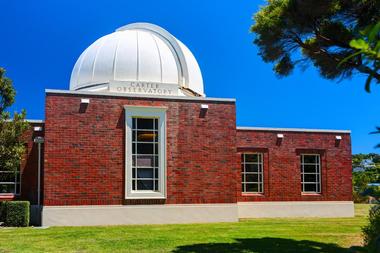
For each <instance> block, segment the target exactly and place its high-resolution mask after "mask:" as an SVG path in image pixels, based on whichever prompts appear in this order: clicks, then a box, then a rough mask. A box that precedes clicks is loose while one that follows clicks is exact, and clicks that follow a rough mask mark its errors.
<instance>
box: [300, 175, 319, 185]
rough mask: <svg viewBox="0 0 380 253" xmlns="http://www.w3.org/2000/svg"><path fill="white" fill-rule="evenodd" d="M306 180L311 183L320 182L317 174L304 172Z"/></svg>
mask: <svg viewBox="0 0 380 253" xmlns="http://www.w3.org/2000/svg"><path fill="white" fill-rule="evenodd" d="M303 176H304V182H305V183H306V182H310V183H315V182H318V180H317V175H315V174H304V175H303Z"/></svg>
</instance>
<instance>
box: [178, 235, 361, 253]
mask: <svg viewBox="0 0 380 253" xmlns="http://www.w3.org/2000/svg"><path fill="white" fill-rule="evenodd" d="M173 252H174V253H187V252H256V253H297V252H308V253H330V252H332V253H347V252H352V253H353V252H364V251H363V249H362V248H361V247H355V248H349V249H348V248H342V247H340V246H338V245H336V244H331V243H321V242H315V241H308V240H303V241H296V240H292V239H283V238H270V237H265V238H247V239H236V242H233V243H202V244H193V245H184V246H178V247H177V248H176V249H175V250H174V251H173Z"/></svg>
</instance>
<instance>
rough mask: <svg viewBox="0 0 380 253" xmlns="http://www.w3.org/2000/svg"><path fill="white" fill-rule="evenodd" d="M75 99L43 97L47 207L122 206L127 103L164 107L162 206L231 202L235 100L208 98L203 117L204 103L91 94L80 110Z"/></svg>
mask: <svg viewBox="0 0 380 253" xmlns="http://www.w3.org/2000/svg"><path fill="white" fill-rule="evenodd" d="M80 98H81V97H80V96H73V95H62V94H47V97H46V120H45V124H46V129H48V131H46V144H45V176H44V182H45V187H44V205H100V204H105V205H109V204H123V203H125V202H124V181H125V180H124V179H125V172H124V168H125V160H124V157H125V119H124V108H123V106H124V105H140V106H141V105H142V106H165V107H167V108H168V110H167V199H166V201H164V202H165V203H170V204H173V203H234V202H236V197H237V196H236V189H235V188H236V185H237V180H238V173H239V168H238V167H237V166H236V159H235V157H236V143H235V142H236V124H235V103H234V102H214V101H207V104H208V105H209V110H208V112H207V113H206V114H205V115H202V113H201V112H200V107H201V104H202V103H205V102H203V101H191V100H165V99H147V98H140V99H139V98H127V97H122V98H121V97H109V96H107V97H102V96H90V104H89V105H88V106H87V108H81V106H80ZM226 189H228V190H226ZM129 202H131V204H136V203H139V202H138V201H129ZM159 202H160V203H162V201H159ZM140 203H141V201H140ZM142 203H157V200H152V201H149V200H144V201H142ZM127 204H128V201H127Z"/></svg>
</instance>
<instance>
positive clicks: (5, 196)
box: [0, 193, 17, 200]
mask: <svg viewBox="0 0 380 253" xmlns="http://www.w3.org/2000/svg"><path fill="white" fill-rule="evenodd" d="M16 196H17V195H16V194H13V193H0V200H1V199H14V198H15V197H16Z"/></svg>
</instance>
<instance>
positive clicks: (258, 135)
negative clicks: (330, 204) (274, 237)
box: [237, 130, 352, 201]
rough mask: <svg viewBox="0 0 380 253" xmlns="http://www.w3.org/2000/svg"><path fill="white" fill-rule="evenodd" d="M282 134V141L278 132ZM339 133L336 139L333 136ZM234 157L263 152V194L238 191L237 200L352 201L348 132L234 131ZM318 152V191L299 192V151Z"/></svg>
mask: <svg viewBox="0 0 380 253" xmlns="http://www.w3.org/2000/svg"><path fill="white" fill-rule="evenodd" d="M278 133H282V134H284V138H283V140H282V141H281V142H279V141H278V139H277V134H278ZM337 135H339V136H342V140H341V141H339V142H337V141H336V140H335V136H337ZM237 147H238V155H237V160H238V163H240V159H241V158H240V157H241V154H242V153H244V152H261V153H263V154H264V159H263V162H264V193H263V194H241V188H240V189H239V190H240V191H239V194H238V195H239V197H238V201H310V200H311V201H313V200H314V201H315V200H317V201H330V200H331V201H332V200H334V201H339V200H345V201H351V200H352V173H351V170H352V167H351V139H350V135H349V134H347V133H312V132H278V131H250V130H238V131H237ZM307 153H312V154H320V156H321V174H322V175H321V185H322V191H321V193H320V194H301V172H300V171H301V169H300V167H301V164H300V163H301V162H300V161H301V159H300V154H307Z"/></svg>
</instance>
